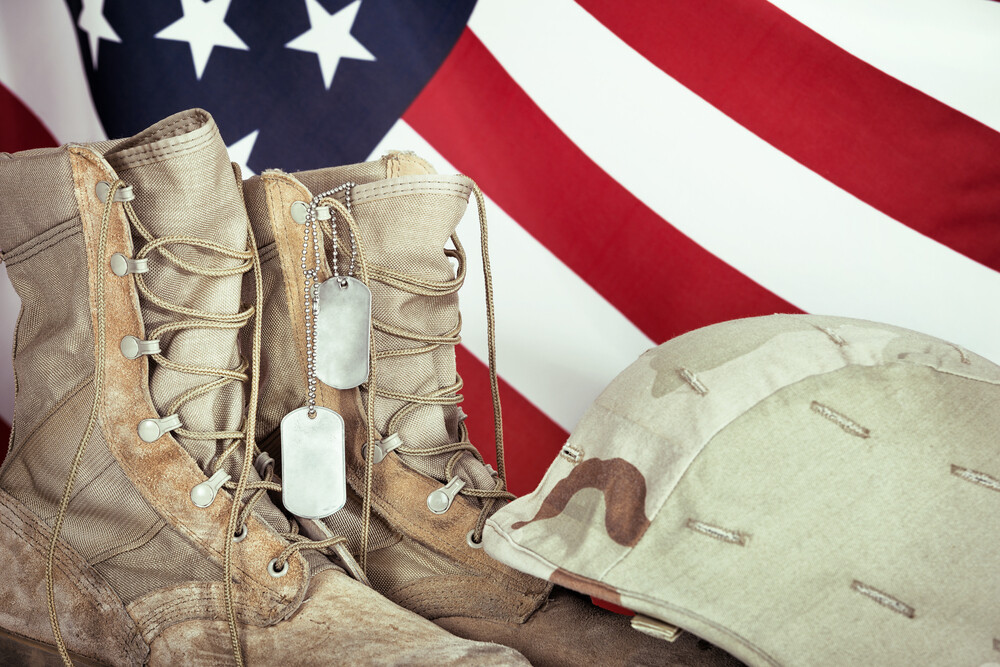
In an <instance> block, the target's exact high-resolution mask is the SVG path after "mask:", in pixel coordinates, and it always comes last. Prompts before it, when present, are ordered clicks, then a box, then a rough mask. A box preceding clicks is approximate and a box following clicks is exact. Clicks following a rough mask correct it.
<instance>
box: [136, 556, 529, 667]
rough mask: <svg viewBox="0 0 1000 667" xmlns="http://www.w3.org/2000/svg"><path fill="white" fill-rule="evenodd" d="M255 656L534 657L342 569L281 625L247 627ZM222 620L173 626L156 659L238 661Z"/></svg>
mask: <svg viewBox="0 0 1000 667" xmlns="http://www.w3.org/2000/svg"><path fill="white" fill-rule="evenodd" d="M241 638H242V644H243V651H244V658H245V660H246V661H247V663H248V664H251V665H254V664H260V665H263V664H268V665H277V664H280V665H283V666H284V667H292V666H296V665H347V664H357V665H435V666H441V665H456V666H457V665H527V664H528V663H527V661H526V660H525V659H524V658H523V657H521V656H520V655H519V654H518V653H516V652H515V651H513V650H511V649H509V648H507V647H505V646H497V645H495V644H486V643H479V642H470V641H467V640H464V639H459V638H457V637H454V636H452V635H449V634H448V633H446V632H445V631H444V630H442V629H441V628H439V627H437V626H435V625H434V624H433V623H431V622H430V621H427V620H425V619H423V618H420V617H419V616H417V615H416V614H413V613H411V612H409V611H406V610H405V609H402V608H400V607H397V606H395V605H393V604H391V603H390V602H388V601H387V600H386V599H385V598H383V597H382V596H380V595H379V594H378V593H376V592H375V591H373V590H372V589H370V588H367V587H366V586H364V585H362V584H359V583H358V582H356V581H354V580H353V579H351V578H349V577H348V576H346V575H344V574H343V573H341V572H338V571H334V570H328V571H326V572H323V573H321V574H318V575H316V576H315V577H313V578H312V580H311V582H310V585H309V591H308V593H307V599H306V601H305V602H303V604H302V606H301V607H300V608H299V610H298V611H297V612H296V613H295V614H294V615H292V617H291V618H289V619H288V620H286V621H285V622H284V623H282V624H281V626H280V627H277V628H256V627H249V628H245V629H244V630H243V632H242V635H241ZM231 658H232V652H231V649H230V648H229V630H228V627H227V626H226V624H225V623H223V622H221V621H214V622H211V621H188V622H185V623H179V624H176V625H173V626H171V627H169V628H168V629H166V630H165V631H164V632H163V633H162V634H161V635H160V636H159V637H158V638H157V639H156V640H155V641H154V642H153V644H152V646H151V660H150V662H151V663H153V664H164V665H168V664H169V665H220V664H228V663H229V662H230V661H231Z"/></svg>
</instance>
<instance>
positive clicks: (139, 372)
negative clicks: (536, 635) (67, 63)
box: [0, 110, 523, 665]
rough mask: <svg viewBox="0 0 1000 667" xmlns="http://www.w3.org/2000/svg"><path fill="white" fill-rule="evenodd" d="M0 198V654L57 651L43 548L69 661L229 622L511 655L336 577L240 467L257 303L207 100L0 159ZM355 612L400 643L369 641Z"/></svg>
mask: <svg viewBox="0 0 1000 667" xmlns="http://www.w3.org/2000/svg"><path fill="white" fill-rule="evenodd" d="M0 201H2V202H3V206H2V207H0V248H2V249H3V253H4V254H3V259H4V261H5V263H6V266H7V271H8V275H9V276H10V279H11V282H12V283H13V285H14V288H15V290H16V291H17V293H18V295H19V296H20V298H21V304H22V309H21V314H20V318H19V321H18V325H17V331H16V342H15V349H14V369H15V374H16V402H15V416H14V424H13V434H12V437H11V446H10V450H9V452H8V455H7V458H6V460H5V461H4V464H3V467H2V469H0V557H2V558H3V559H4V560H5V561H7V562H17V563H19V564H20V571H19V573H18V576H16V577H8V578H5V580H4V584H3V585H2V586H0V596H2V600H3V604H2V605H0V656H5V657H8V658H10V656H15V655H17V656H21V655H28V654H29V653H30V655H32V657H36V658H37V657H38V656H36V655H35V653H31V652H32V651H34V652H37V653H39V655H40V654H41V653H45V652H46V651H48V650H50V649H47V648H46V646H48V647H51V646H53V645H55V644H57V643H58V639H57V637H56V636H55V635H54V631H53V624H52V622H51V619H50V615H49V610H47V608H46V599H47V591H46V588H47V587H46V579H47V572H46V570H47V569H48V568H47V565H48V564H49V562H51V565H52V567H51V571H52V576H51V581H52V583H53V593H54V594H53V596H52V604H53V610H54V612H55V616H56V618H57V619H58V628H59V631H60V635H61V637H62V640H63V642H64V643H65V647H66V649H67V650H68V651H69V654H70V655H71V656H73V657H74V658H76V659H88V660H90V661H96V662H98V663H101V664H116V665H117V664H129V665H131V664H146V663H147V662H148V663H150V664H176V663H177V662H178V661H182V662H184V663H185V664H219V662H220V661H232V660H233V659H235V657H236V653H235V652H234V648H233V645H232V632H231V622H235V623H236V625H237V630H239V637H240V642H239V646H240V651H239V653H241V654H242V657H243V658H244V659H245V660H246V661H247V662H249V663H251V664H254V663H257V662H262V661H264V660H267V661H272V660H281V661H282V662H284V663H287V664H333V663H337V662H343V661H346V660H348V659H353V658H357V657H360V658H362V659H364V658H365V657H367V658H369V659H370V661H372V662H377V661H379V660H382V661H390V662H391V661H397V659H398V661H417V662H419V661H427V662H436V663H437V662H444V663H445V664H451V663H458V662H462V661H464V660H466V659H467V658H468V657H469V656H476V659H477V660H480V659H481V660H483V661H485V662H486V663H487V664H517V663H523V659H521V658H520V656H517V655H516V654H514V653H513V652H512V651H510V650H509V649H505V648H500V647H495V646H489V645H483V644H477V643H473V642H467V641H463V640H459V639H457V638H453V637H451V636H450V635H448V634H447V633H444V632H443V631H441V630H440V629H438V628H436V627H435V626H433V625H432V624H430V623H427V622H426V621H424V620H423V619H420V618H418V617H416V616H415V615H413V614H411V613H409V612H406V611H404V610H402V609H400V608H398V607H396V606H395V605H393V604H391V603H390V602H388V601H387V600H385V599H384V598H382V597H381V596H379V595H378V594H377V593H375V592H374V591H372V590H371V589H369V588H367V587H365V586H364V585H362V584H360V583H358V582H356V581H354V580H352V579H350V578H348V577H347V575H345V574H344V573H343V572H342V571H341V570H340V569H339V568H337V567H336V566H335V565H334V564H333V563H331V562H330V560H329V559H328V558H327V557H326V556H325V555H323V554H321V553H320V552H319V550H318V549H317V548H313V547H317V546H318V545H316V544H315V543H312V542H311V541H309V540H303V539H302V538H301V536H297V535H296V534H295V533H296V530H297V528H296V526H295V525H294V524H293V523H291V522H289V521H288V519H287V518H286V517H285V516H284V514H283V513H282V512H281V511H280V510H279V509H278V507H277V506H275V505H274V504H273V503H271V501H270V500H269V498H268V496H267V495H266V492H267V491H268V490H269V489H274V488H280V487H278V486H277V482H276V481H274V480H273V478H272V470H271V467H270V464H269V463H268V462H267V461H266V458H265V459H258V460H257V463H258V466H259V468H260V471H259V472H258V470H257V468H255V467H253V466H252V465H251V464H252V463H253V462H254V461H255V459H257V457H256V456H255V454H256V452H254V450H253V438H252V433H253V429H252V425H253V424H255V423H256V419H255V417H254V410H255V407H256V402H255V399H256V391H255V380H254V378H255V377H256V375H255V373H254V370H255V366H256V365H257V364H258V363H259V351H257V350H254V351H253V352H254V354H253V355H252V357H246V356H241V354H240V352H239V349H238V346H237V337H238V336H239V335H240V332H241V330H245V329H250V330H253V331H254V333H251V334H250V335H251V337H252V338H255V339H256V338H258V336H259V331H257V330H256V329H255V327H259V324H255V323H254V317H255V316H256V315H257V313H258V311H259V307H258V306H259V303H260V300H259V296H257V295H254V296H252V297H251V298H250V299H249V300H248V302H247V303H242V302H241V284H242V281H243V279H244V275H245V274H251V275H254V274H255V273H256V272H257V259H256V248H255V246H254V244H252V243H250V230H249V225H248V220H247V216H246V212H245V208H244V207H243V204H242V194H241V189H240V180H239V175H238V172H234V169H233V167H232V166H231V164H230V163H229V159H228V156H227V154H226V149H225V144H224V143H223V142H222V139H221V136H220V135H219V132H218V128H217V127H216V126H215V123H214V122H213V120H212V118H211V116H210V115H209V114H208V113H206V112H204V111H201V110H191V111H187V112H182V113H179V114H176V115H174V116H171V117H170V118H167V119H165V120H163V121H161V122H159V123H157V124H156V125H154V126H152V127H151V128H149V129H148V130H146V131H144V132H142V133H140V134H138V135H136V136H135V137H132V138H131V139H126V140H116V141H110V142H101V143H98V144H89V145H69V146H64V147H60V148H53V149H42V150H36V151H26V152H22V153H18V154H15V155H8V154H2V155H0ZM248 388H249V390H248ZM247 397H249V401H248V400H247ZM248 435H249V438H248ZM247 440H249V442H250V444H249V448H250V451H249V452H248V451H247V446H246V445H245V444H244V443H245V442H246V441H247ZM217 471H218V472H220V474H219V475H214V474H213V473H215V472H217ZM226 476H228V482H226V481H225V478H226ZM210 478H211V479H213V480H214V481H213V482H212V483H209V480H210ZM207 484H208V485H209V487H211V488H206V485H207ZM237 484H239V486H237ZM67 488H69V489H70V490H71V492H70V494H69V495H68V503H67V502H65V498H64V491H65V489H67ZM240 488H242V490H243V493H239V489H240ZM234 495H237V496H239V498H238V500H237V501H236V505H235V507H234V500H233V496H234ZM234 527H235V528H234ZM57 528H58V539H57V540H55V541H54V542H53V540H52V536H53V533H54V532H55V531H56V529H57ZM50 544H54V551H53V552H52V554H53V555H52V558H51V559H49V558H48V553H49V549H50ZM227 551H228V558H229V560H230V566H231V577H229V578H228V581H231V582H232V588H231V590H230V593H231V596H232V597H231V600H232V610H231V611H230V610H229V609H227V602H226V599H227V591H226V590H225V583H224V581H226V580H227V578H226V577H224V571H225V569H226V560H227ZM306 599H311V600H313V602H312V604H311V605H309V607H308V609H307V608H305V607H304V605H303V602H304V601H305V600H306ZM371 617H381V618H385V619H388V621H389V622H391V623H393V624H394V625H395V626H398V627H399V628H400V632H401V633H402V635H403V636H405V637H407V638H408V642H409V643H408V644H407V645H404V646H396V644H395V642H393V641H392V640H391V639H390V638H384V640H381V641H380V640H379V638H377V637H376V638H372V637H370V636H369V635H370V633H368V632H367V631H366V630H365V627H364V624H363V623H362V619H364V618H371ZM320 619H322V620H320ZM317 626H323V627H324V628H325V629H324V630H322V631H317V629H316V628H317ZM25 638H26V639H28V640H34V641H35V642H37V643H30V642H27V641H26V640H25ZM24 651H27V652H29V653H23V652H24ZM4 652H6V653H4ZM227 656H228V658H227ZM11 659H13V658H11Z"/></svg>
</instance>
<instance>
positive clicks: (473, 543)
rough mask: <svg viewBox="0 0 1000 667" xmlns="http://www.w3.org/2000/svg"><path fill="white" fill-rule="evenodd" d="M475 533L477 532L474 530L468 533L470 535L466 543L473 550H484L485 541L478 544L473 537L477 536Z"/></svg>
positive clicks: (466, 538)
mask: <svg viewBox="0 0 1000 667" xmlns="http://www.w3.org/2000/svg"><path fill="white" fill-rule="evenodd" d="M475 533H476V530H475V529H474V528H473V529H472V530H470V531H469V532H468V534H467V535H466V536H465V543H466V544H468V545H469V546H470V547H472V548H473V549H482V548H483V541H482V540H479V541H478V542H476V540H475V539H473V537H472V536H473V535H475Z"/></svg>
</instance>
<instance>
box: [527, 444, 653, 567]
mask: <svg viewBox="0 0 1000 667" xmlns="http://www.w3.org/2000/svg"><path fill="white" fill-rule="evenodd" d="M583 489H599V490H600V491H601V492H603V493H604V504H605V508H606V509H605V512H604V526H605V530H607V532H608V537H610V538H611V539H612V540H614V541H615V542H617V543H618V544H620V545H622V546H625V547H634V546H635V545H636V543H637V542H638V541H639V538H641V537H642V535H643V533H645V532H646V529H647V528H648V527H649V519H647V518H646V478H645V477H643V476H642V473H641V472H639V469H638V468H636V467H635V466H634V465H632V464H631V463H629V462H628V461H626V460H625V459H620V458H615V459H608V460H607V461H604V460H601V459H587V460H586V461H584V462H583V463H580V464H579V465H577V466H576V467H575V468H573V470H572V471H571V472H570V473H569V475H567V476H566V477H565V478H563V479H561V480H559V482H558V483H557V484H556V486H555V488H554V489H552V492H551V493H549V495H548V496H546V497H545V500H544V501H542V506H541V507H540V508H539V509H538V514H536V515H535V517H534V518H533V519H531V520H530V521H517V522H515V523H514V524H513V525H512V526H511V528H512V529H515V530H516V529H518V528H521V527H523V526H526V525H527V524H529V523H531V522H532V521H541V520H542V519H551V518H552V517H554V516H558V515H559V514H561V513H562V511H563V510H564V509H566V505H567V504H569V501H570V500H571V499H572V498H573V496H575V495H576V494H577V493H578V492H579V491H581V490H583Z"/></svg>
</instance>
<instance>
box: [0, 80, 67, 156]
mask: <svg viewBox="0 0 1000 667" xmlns="http://www.w3.org/2000/svg"><path fill="white" fill-rule="evenodd" d="M0 119H3V122H0V151H4V152H7V153H13V152H15V151H23V150H26V149H28V148H41V147H44V146H57V145H58V143H59V142H57V141H56V140H55V137H53V136H52V133H50V132H49V131H48V130H47V129H46V128H45V126H44V125H42V122H41V121H40V120H38V117H37V116H35V114H34V113H32V112H31V110H30V109H29V108H28V107H27V106H25V105H24V103H23V102H22V101H21V100H19V99H18V98H17V97H16V96H15V95H14V93H12V92H10V90H8V89H7V88H6V87H4V86H3V85H2V84H0Z"/></svg>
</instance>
